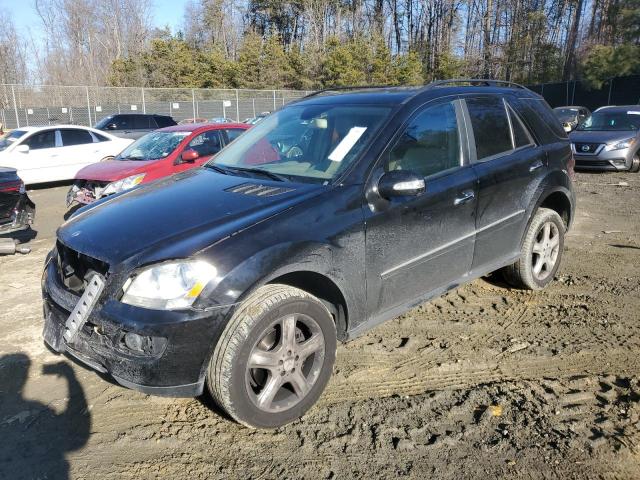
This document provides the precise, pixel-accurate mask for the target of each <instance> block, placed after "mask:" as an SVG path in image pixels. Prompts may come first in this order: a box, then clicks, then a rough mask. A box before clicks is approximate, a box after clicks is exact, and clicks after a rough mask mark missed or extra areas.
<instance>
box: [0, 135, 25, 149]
mask: <svg viewBox="0 0 640 480" xmlns="http://www.w3.org/2000/svg"><path fill="white" fill-rule="evenodd" d="M25 133H27V132H25V131H24V130H13V131H12V132H9V133H7V134H5V135H4V136H2V137H0V152H1V151H2V150H6V149H7V148H9V147H10V146H11V145H13V144H14V143H15V142H17V141H18V140H20V138H21V137H22V136H23V135H24V134H25Z"/></svg>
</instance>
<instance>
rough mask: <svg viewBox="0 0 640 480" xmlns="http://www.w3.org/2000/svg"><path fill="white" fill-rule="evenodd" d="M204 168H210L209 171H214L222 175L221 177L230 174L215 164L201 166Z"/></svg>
mask: <svg viewBox="0 0 640 480" xmlns="http://www.w3.org/2000/svg"><path fill="white" fill-rule="evenodd" d="M203 167H204V168H210V169H211V170H215V171H216V172H218V173H222V174H223V175H229V174H230V173H231V172H229V170H227V169H226V168H222V167H219V166H218V165H216V164H215V163H205V164H204V165H203Z"/></svg>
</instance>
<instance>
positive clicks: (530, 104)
mask: <svg viewBox="0 0 640 480" xmlns="http://www.w3.org/2000/svg"><path fill="white" fill-rule="evenodd" d="M515 107H516V110H517V111H518V113H519V114H520V115H521V116H522V118H523V119H524V121H525V122H526V123H527V125H528V126H529V128H531V129H532V130H533V133H534V135H535V136H536V137H537V138H538V140H539V141H540V142H541V143H543V144H546V143H554V142H557V141H558V140H566V139H567V138H568V137H567V133H566V132H565V131H564V128H562V124H561V123H560V120H558V117H556V116H555V115H554V113H553V110H551V107H549V105H547V102H545V101H544V100H541V99H536V98H521V99H519V101H518V103H517V105H515Z"/></svg>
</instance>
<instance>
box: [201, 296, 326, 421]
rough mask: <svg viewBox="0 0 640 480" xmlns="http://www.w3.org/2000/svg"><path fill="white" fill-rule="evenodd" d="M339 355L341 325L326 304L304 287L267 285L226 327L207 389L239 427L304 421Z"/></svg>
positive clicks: (244, 303)
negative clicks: (338, 332)
mask: <svg viewBox="0 0 640 480" xmlns="http://www.w3.org/2000/svg"><path fill="white" fill-rule="evenodd" d="M335 353H336V328H335V323H334V321H333V318H332V316H331V314H330V313H329V311H328V310H327V308H326V307H325V306H324V305H323V304H322V302H320V301H319V300H318V299H317V298H315V297H314V296H312V295H310V294H309V293H307V292H305V291H303V290H300V289H298V288H294V287H290V286H287V285H278V284H274V285H266V286H263V287H261V288H259V289H258V290H256V291H255V292H254V293H253V294H251V295H250V296H249V297H248V298H247V299H246V300H245V301H244V302H243V303H242V304H241V305H240V307H239V308H238V309H237V311H236V312H235V313H234V314H233V316H232V318H231V320H230V321H229V323H228V325H227V326H226V327H225V329H224V331H223V333H222V335H221V337H220V339H219V341H218V343H217V345H216V347H215V350H214V353H213V356H212V358H211V360H210V363H209V368H208V372H207V385H208V388H209V391H210V392H211V394H212V396H213V398H214V400H215V401H216V403H217V404H218V405H219V406H220V407H222V408H223V409H224V410H225V411H226V412H227V413H228V414H229V415H230V416H231V417H233V418H234V419H235V420H237V421H238V422H240V423H242V424H244V425H247V426H249V427H253V428H276V427H279V426H281V425H284V424H286V423H289V422H292V421H293V420H296V419H297V418H299V417H301V416H302V415H303V414H304V413H305V412H306V411H307V410H308V409H309V408H310V407H311V406H312V405H313V404H314V403H315V402H316V401H317V400H318V398H319V397H320V395H321V394H322V391H323V390H324V388H325V386H326V384H327V382H328V381H329V378H330V377H331V373H332V371H333V363H334V361H335Z"/></svg>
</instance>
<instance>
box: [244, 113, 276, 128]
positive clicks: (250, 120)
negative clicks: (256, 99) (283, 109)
mask: <svg viewBox="0 0 640 480" xmlns="http://www.w3.org/2000/svg"><path fill="white" fill-rule="evenodd" d="M269 115H271V112H262V113H261V114H259V115H256V116H255V117H249V118H245V119H244V120H243V121H242V123H248V124H249V125H255V124H256V123H258V122H260V121H262V120H264V119H265V118H266V117H268V116H269Z"/></svg>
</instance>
